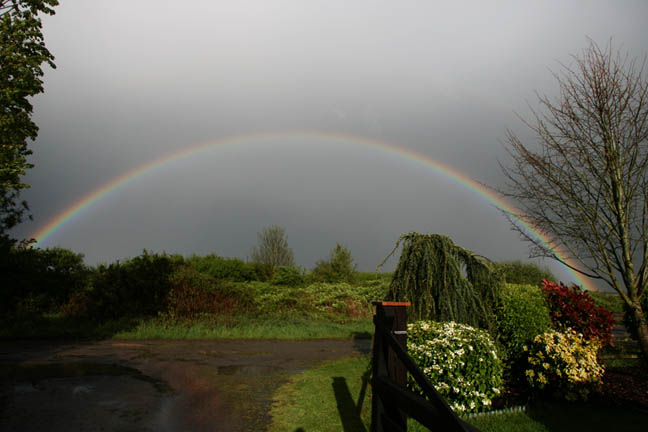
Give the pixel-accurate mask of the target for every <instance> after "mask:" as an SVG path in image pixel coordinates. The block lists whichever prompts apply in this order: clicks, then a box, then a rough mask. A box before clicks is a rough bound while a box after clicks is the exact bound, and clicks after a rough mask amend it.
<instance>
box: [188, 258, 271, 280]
mask: <svg viewBox="0 0 648 432" xmlns="http://www.w3.org/2000/svg"><path fill="white" fill-rule="evenodd" d="M186 263H187V264H189V265H190V266H192V267H193V268H194V269H195V270H197V271H199V272H201V273H205V274H207V275H209V276H211V277H213V278H214V279H218V280H228V281H232V282H247V281H253V280H267V278H266V277H264V276H263V275H262V274H261V273H262V272H260V271H259V270H260V268H261V267H262V265H260V264H257V263H246V262H244V261H243V260H242V259H240V258H224V257H219V256H218V255H214V254H209V255H206V256H204V257H201V256H197V255H192V256H191V257H189V258H187V259H186Z"/></svg>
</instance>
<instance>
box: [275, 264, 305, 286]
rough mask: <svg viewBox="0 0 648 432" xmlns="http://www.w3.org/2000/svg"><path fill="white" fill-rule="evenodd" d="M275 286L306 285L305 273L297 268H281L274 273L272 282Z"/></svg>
mask: <svg viewBox="0 0 648 432" xmlns="http://www.w3.org/2000/svg"><path fill="white" fill-rule="evenodd" d="M270 282H271V283H272V284H273V285H282V286H292V287H294V286H299V285H304V283H305V282H306V277H305V276H304V273H303V272H302V271H301V270H300V269H299V268H297V267H291V266H279V267H277V270H276V271H275V273H274V276H273V278H272V280H271V281H270Z"/></svg>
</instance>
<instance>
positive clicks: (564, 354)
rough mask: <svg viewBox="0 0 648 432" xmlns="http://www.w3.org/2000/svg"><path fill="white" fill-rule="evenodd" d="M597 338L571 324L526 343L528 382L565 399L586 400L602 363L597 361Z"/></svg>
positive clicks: (599, 377)
mask: <svg viewBox="0 0 648 432" xmlns="http://www.w3.org/2000/svg"><path fill="white" fill-rule="evenodd" d="M600 348H601V343H600V342H599V340H598V339H587V338H585V337H584V336H583V335H582V334H581V333H578V332H576V331H575V330H573V329H571V328H567V329H566V330H564V331H562V332H560V331H556V330H549V331H547V332H545V333H543V334H541V335H538V336H536V337H535V338H534V339H533V342H532V343H531V344H530V345H529V346H528V347H525V350H527V351H528V357H527V361H528V366H527V370H526V372H525V374H526V377H527V380H528V382H529V385H530V387H531V388H532V389H536V390H539V391H542V392H545V393H550V394H553V395H555V396H557V397H559V398H565V399H567V400H570V401H573V400H578V399H582V400H587V398H588V396H589V394H590V393H591V392H592V391H595V390H597V389H598V387H599V386H600V385H601V381H602V378H603V373H604V371H605V369H604V367H603V366H602V365H600V364H599V363H598V359H597V353H598V350H599V349H600Z"/></svg>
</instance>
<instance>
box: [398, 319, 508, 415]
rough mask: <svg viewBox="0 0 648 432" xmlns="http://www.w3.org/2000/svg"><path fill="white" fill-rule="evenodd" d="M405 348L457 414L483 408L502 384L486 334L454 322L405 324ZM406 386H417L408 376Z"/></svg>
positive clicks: (494, 350) (494, 351) (499, 363)
mask: <svg viewBox="0 0 648 432" xmlns="http://www.w3.org/2000/svg"><path fill="white" fill-rule="evenodd" d="M407 350H408V353H409V355H410V356H411V357H412V358H413V359H414V361H415V362H416V364H417V365H418V367H419V368H420V369H421V370H422V371H423V372H424V373H425V375H426V376H427V377H428V379H429V380H430V382H431V383H432V385H433V386H434V387H435V388H436V390H437V391H438V392H439V393H440V394H441V396H443V398H444V399H445V400H446V402H447V403H448V405H450V408H452V409H453V410H454V411H455V412H456V413H457V414H459V415H461V414H467V413H474V412H479V411H486V410H488V408H489V407H490V406H491V403H492V399H493V397H495V396H497V395H499V394H500V392H501V391H502V388H503V379H502V370H503V367H502V361H501V359H500V357H499V355H498V353H497V348H496V347H495V344H494V343H493V340H492V339H491V337H490V336H489V334H488V333H487V332H486V331H484V330H480V329H476V328H474V327H470V326H467V325H465V324H459V323H455V322H434V321H417V322H415V323H411V324H408V325H407ZM409 387H410V389H412V390H413V391H415V392H417V393H421V391H420V388H419V387H418V385H417V384H416V383H415V382H414V380H413V379H412V378H411V377H410V379H409Z"/></svg>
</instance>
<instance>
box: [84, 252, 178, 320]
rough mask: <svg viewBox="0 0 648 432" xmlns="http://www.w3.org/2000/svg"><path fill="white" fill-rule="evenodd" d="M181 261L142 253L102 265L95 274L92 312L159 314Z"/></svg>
mask: <svg viewBox="0 0 648 432" xmlns="http://www.w3.org/2000/svg"><path fill="white" fill-rule="evenodd" d="M177 265H178V264H177V261H174V260H172V259H171V258H170V257H169V256H167V255H164V254H162V255H158V254H149V253H148V252H147V251H146V250H144V252H143V253H142V255H140V256H138V257H135V258H132V259H130V260H127V261H125V262H123V263H120V262H119V261H117V262H115V263H113V264H110V265H100V266H99V267H97V268H96V269H95V270H94V271H93V272H92V275H91V278H90V283H91V287H90V289H89V290H88V293H87V295H88V296H89V297H90V301H89V305H88V313H89V314H90V315H91V316H92V317H94V318H98V319H104V318H117V317H124V316H137V315H149V316H150V315H156V314H157V313H158V312H161V311H162V310H163V308H164V300H165V298H166V295H167V293H168V292H169V290H170V288H171V284H170V280H169V278H170V276H171V274H172V273H173V271H174V270H175V268H176V267H177Z"/></svg>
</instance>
